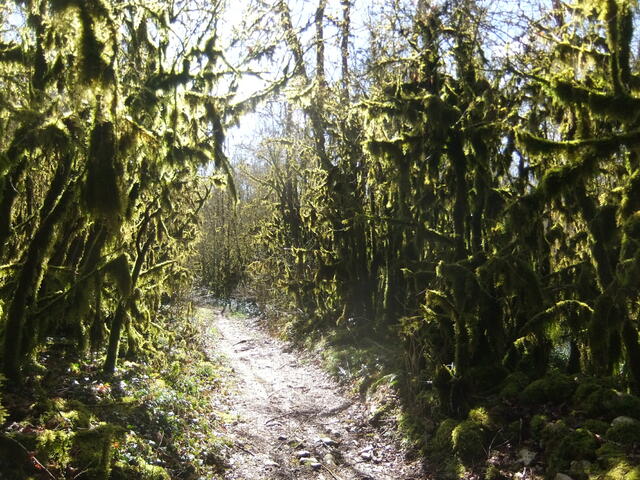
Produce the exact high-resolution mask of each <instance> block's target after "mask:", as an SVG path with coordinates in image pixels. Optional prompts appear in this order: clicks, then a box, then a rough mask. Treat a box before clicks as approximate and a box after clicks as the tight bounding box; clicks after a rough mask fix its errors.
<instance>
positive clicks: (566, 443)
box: [545, 428, 598, 475]
mask: <svg viewBox="0 0 640 480" xmlns="http://www.w3.org/2000/svg"><path fill="white" fill-rule="evenodd" d="M597 449H598V440H597V439H596V437H595V435H594V434H592V433H591V432H589V431H587V430H585V429H583V428H578V429H577V430H574V431H571V432H569V433H568V434H567V435H565V436H563V438H561V439H560V440H559V441H558V442H557V444H555V445H554V446H553V447H551V446H550V448H546V450H545V453H546V455H547V458H548V466H547V474H548V475H555V474H556V473H557V472H559V471H567V470H569V468H570V466H571V462H573V461H576V460H595V458H596V450H597Z"/></svg>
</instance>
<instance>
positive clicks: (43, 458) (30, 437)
mask: <svg viewBox="0 0 640 480" xmlns="http://www.w3.org/2000/svg"><path fill="white" fill-rule="evenodd" d="M159 321H162V322H164V327H166V329H165V330H164V332H163V333H162V334H161V335H160V337H159V338H158V340H157V345H156V350H155V351H153V352H151V351H149V352H147V354H146V355H145V356H143V359H142V360H140V359H137V361H135V362H134V361H129V360H126V359H121V362H120V365H121V366H120V368H119V369H118V370H117V371H116V373H115V375H113V376H106V375H105V374H104V373H103V372H102V369H101V365H102V357H101V356H99V355H96V356H94V357H93V358H92V359H89V360H78V355H77V352H74V351H73V348H72V347H71V346H70V344H69V343H68V342H66V341H65V340H64V339H61V338H51V339H49V341H48V342H47V344H46V345H45V346H44V348H42V349H41V351H40V352H39V353H38V355H37V357H36V358H35V360H36V361H35V362H34V365H33V367H32V369H31V371H30V372H28V373H27V375H25V381H24V384H23V385H22V386H21V387H20V388H19V389H15V390H13V391H5V392H4V395H3V396H2V397H0V398H2V403H3V406H4V407H5V408H6V410H7V411H8V412H9V415H8V418H6V419H5V420H4V423H3V426H2V430H1V431H0V479H11V480H20V479H34V480H35V479H61V480H62V479H75V478H79V479H84V480H92V479H96V480H107V479H113V480H117V479H133V480H136V479H139V480H164V479H169V478H171V479H198V478H207V479H214V478H220V475H221V473H222V472H223V471H224V468H225V461H224V458H223V453H222V452H223V450H224V445H225V443H226V441H225V439H224V438H223V437H222V436H221V435H219V433H218V431H217V425H218V424H217V420H216V416H215V415H212V414H211V397H212V395H222V394H224V392H225V389H226V384H225V376H226V374H227V373H228V372H227V371H226V370H225V368H226V367H224V366H222V365H221V364H219V363H217V362H216V361H215V360H212V359H209V358H208V357H207V354H206V349H205V338H203V334H202V332H206V331H207V329H208V326H207V325H206V324H204V322H206V318H204V317H203V316H201V315H193V314H190V313H189V311H186V312H185V311H169V310H168V311H166V312H165V315H164V318H163V319H159ZM2 413H3V410H2V409H0V416H1V415H2ZM0 420H2V418H0Z"/></svg>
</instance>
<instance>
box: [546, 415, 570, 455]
mask: <svg viewBox="0 0 640 480" xmlns="http://www.w3.org/2000/svg"><path fill="white" fill-rule="evenodd" d="M569 433H571V429H570V428H569V427H568V426H567V424H566V423H565V422H564V421H563V420H556V421H555V422H550V423H547V424H546V425H545V426H544V428H543V429H542V432H541V434H540V440H541V442H540V443H541V444H542V446H543V447H544V448H545V450H548V451H551V450H553V449H554V448H555V446H556V445H558V444H559V443H560V442H561V441H562V439H563V438H564V437H566V436H567V435H569Z"/></svg>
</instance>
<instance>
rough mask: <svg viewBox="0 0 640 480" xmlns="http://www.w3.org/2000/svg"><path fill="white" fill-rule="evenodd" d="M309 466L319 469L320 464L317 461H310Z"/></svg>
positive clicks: (312, 468)
mask: <svg viewBox="0 0 640 480" xmlns="http://www.w3.org/2000/svg"><path fill="white" fill-rule="evenodd" d="M309 466H310V467H311V470H320V467H322V464H320V463H318V462H311V463H310V464H309Z"/></svg>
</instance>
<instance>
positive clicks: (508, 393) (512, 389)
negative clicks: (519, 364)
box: [499, 372, 529, 400]
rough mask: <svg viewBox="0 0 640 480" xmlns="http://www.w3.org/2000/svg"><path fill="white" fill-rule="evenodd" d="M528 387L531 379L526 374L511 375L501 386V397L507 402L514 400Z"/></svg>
mask: <svg viewBox="0 0 640 480" xmlns="http://www.w3.org/2000/svg"><path fill="white" fill-rule="evenodd" d="M527 385H529V377H528V376H527V375H526V374H525V373H523V372H513V373H510V374H509V375H507V377H506V378H505V379H504V381H503V382H502V384H501V385H500V393H499V396H500V398H504V399H507V400H514V399H516V398H518V396H519V395H520V393H521V392H522V390H524V388H525V387H526V386H527Z"/></svg>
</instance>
